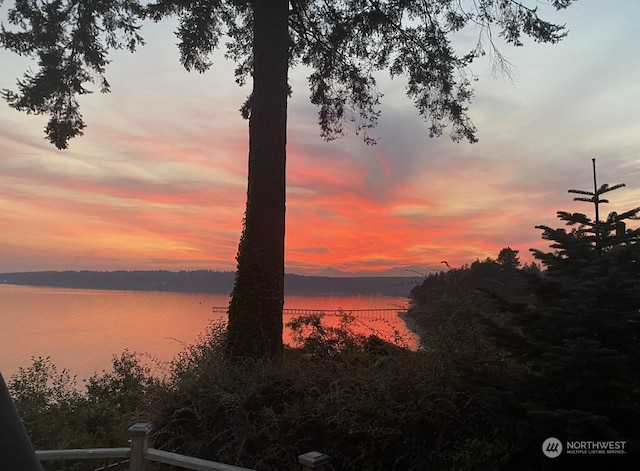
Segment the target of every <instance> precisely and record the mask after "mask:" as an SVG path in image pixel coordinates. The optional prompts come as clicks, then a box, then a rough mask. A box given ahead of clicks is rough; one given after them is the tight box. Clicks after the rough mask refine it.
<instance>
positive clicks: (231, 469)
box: [36, 423, 329, 471]
mask: <svg viewBox="0 0 640 471" xmlns="http://www.w3.org/2000/svg"><path fill="white" fill-rule="evenodd" d="M128 432H129V436H130V446H129V447H123V448H87V449H79V450H36V457H37V459H38V460H39V461H40V462H41V463H42V462H47V461H89V462H91V463H93V464H92V465H91V466H92V467H91V469H92V470H94V471H107V470H110V471H111V470H118V471H125V470H128V471H145V470H146V469H147V465H148V464H149V463H153V462H155V463H162V464H166V465H170V466H174V467H176V468H180V469H191V470H196V471H255V470H250V469H248V468H241V467H239V466H233V465H229V464H224V463H218V462H216V461H208V460H203V459H200V458H194V457H192V456H185V455H180V454H178V453H171V452H168V451H162V450H157V449H155V448H150V447H149V433H150V432H151V424H148V423H137V424H134V425H132V426H131V427H129V430H128ZM298 460H299V462H300V465H301V466H302V468H301V469H302V471H325V467H326V466H327V465H328V463H329V457H328V456H327V455H325V454H322V453H319V452H317V451H312V452H310V453H306V454H304V455H300V456H298Z"/></svg>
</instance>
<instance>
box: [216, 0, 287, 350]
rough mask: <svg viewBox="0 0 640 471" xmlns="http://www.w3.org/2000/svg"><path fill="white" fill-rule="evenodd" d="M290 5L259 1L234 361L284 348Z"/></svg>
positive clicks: (232, 321)
mask: <svg viewBox="0 0 640 471" xmlns="http://www.w3.org/2000/svg"><path fill="white" fill-rule="evenodd" d="M287 18H288V2H287V1H286V0H274V1H269V2H255V3H254V28H253V31H254V40H253V61H254V63H253V67H254V73H253V92H252V95H251V98H250V103H249V106H250V118H249V182H248V189H247V207H246V212H245V219H244V228H243V232H242V237H241V239H240V244H239V247H238V255H237V261H238V269H237V273H236V280H235V285H234V288H233V292H232V294H231V302H230V304H229V326H228V352H229V355H230V356H231V357H232V358H242V357H246V358H261V357H270V358H273V357H277V356H279V355H280V354H281V353H282V349H283V345H282V308H283V305H284V228H285V217H284V216H285V163H286V138H287V135H286V129H287V96H288V82H287V69H288V48H289V33H288V26H287Z"/></svg>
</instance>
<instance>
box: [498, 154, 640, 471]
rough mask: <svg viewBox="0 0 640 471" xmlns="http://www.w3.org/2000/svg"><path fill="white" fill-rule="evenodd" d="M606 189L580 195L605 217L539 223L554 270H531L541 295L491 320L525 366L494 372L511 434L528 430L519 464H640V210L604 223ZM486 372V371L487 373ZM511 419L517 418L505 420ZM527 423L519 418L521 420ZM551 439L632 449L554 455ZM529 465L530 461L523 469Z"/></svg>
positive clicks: (517, 452)
mask: <svg viewBox="0 0 640 471" xmlns="http://www.w3.org/2000/svg"><path fill="white" fill-rule="evenodd" d="M622 186H624V185H623V184H620V185H615V186H613V187H610V186H608V185H606V184H605V185H602V186H600V187H598V186H597V184H596V182H595V161H594V191H593V192H586V191H578V190H570V192H571V193H579V194H586V195H589V198H585V197H580V198H577V199H578V200H581V201H589V202H593V203H594V204H595V207H596V208H597V211H596V214H597V216H596V217H595V219H591V218H590V217H589V216H587V215H586V214H583V213H569V212H564V211H559V212H558V218H559V219H560V220H561V221H564V222H565V223H566V224H567V225H568V226H569V227H570V230H567V229H565V228H557V229H554V228H551V227H548V226H537V228H539V229H541V230H542V231H543V233H542V238H543V239H545V240H548V241H550V242H551V245H550V246H551V248H553V249H554V250H553V252H543V251H541V250H535V249H532V252H533V254H534V256H535V258H536V259H538V260H539V261H540V262H542V264H543V265H544V267H545V268H546V270H545V271H544V272H542V273H541V274H536V273H529V274H528V278H529V282H530V285H531V289H532V293H533V298H532V301H531V303H530V304H529V305H528V306H526V307H524V306H522V307H521V308H520V309H518V308H517V306H514V305H513V304H512V305H508V304H507V303H503V304H502V308H503V309H506V310H507V311H510V313H509V314H510V315H509V322H508V324H507V325H506V326H504V325H503V326H498V325H496V324H490V326H491V327H490V330H491V332H492V335H493V337H494V341H495V342H496V343H497V344H498V345H499V346H500V347H502V348H504V349H505V350H506V351H508V352H509V353H510V354H511V357H512V358H513V359H514V360H515V361H516V362H517V363H518V364H520V365H521V367H522V368H523V371H524V373H523V375H522V376H519V377H517V378H515V379H513V378H511V379H507V378H492V385H493V386H494V388H495V389H493V392H492V394H490V397H492V398H493V399H497V400H498V402H497V403H496V402H494V403H493V405H494V406H495V407H497V408H498V410H500V411H501V412H502V413H503V414H502V415H500V414H498V416H500V417H502V419H504V420H505V421H504V422H503V423H502V424H503V426H505V427H506V428H505V429H503V432H504V431H505V430H509V432H508V433H509V434H513V436H519V439H520V441H519V442H518V443H516V444H514V453H513V454H512V456H511V461H512V465H513V462H514V461H515V462H517V463H518V466H519V469H526V465H525V463H530V465H529V466H532V468H531V469H541V467H542V466H547V467H553V468H554V469H555V466H558V469H603V468H602V466H607V463H608V464H609V466H611V467H613V468H616V469H632V468H631V467H630V466H631V463H632V462H633V460H634V459H637V456H635V458H634V455H635V454H636V453H638V451H639V445H640V442H639V440H640V428H639V427H638V424H639V423H640V344H639V341H640V313H639V310H640V229H637V228H636V229H627V228H626V227H625V224H626V222H627V221H628V220H631V219H634V218H636V216H637V215H638V213H639V212H640V207H638V208H634V209H631V210H629V211H626V212H624V213H622V214H616V213H611V214H609V216H608V217H607V218H606V219H604V220H601V219H600V218H599V209H600V208H599V205H600V204H602V203H605V202H607V201H606V200H603V199H602V198H601V195H602V194H603V193H606V192H608V191H611V190H614V189H618V188H621V187H622ZM485 379H486V378H485ZM505 424H507V425H505ZM516 424H517V425H516ZM548 437H556V438H558V439H560V440H561V441H562V442H564V441H565V440H568V441H574V440H591V441H597V440H617V441H625V442H626V450H625V451H626V454H625V455H624V456H617V457H614V456H600V457H598V456H593V455H587V456H581V457H580V456H578V457H577V456H570V455H566V453H565V454H564V455H563V456H561V457H560V458H559V459H555V460H553V461H549V459H548V458H545V457H544V455H543V454H542V453H541V444H542V442H543V441H544V439H546V438H548ZM523 466H524V467H523Z"/></svg>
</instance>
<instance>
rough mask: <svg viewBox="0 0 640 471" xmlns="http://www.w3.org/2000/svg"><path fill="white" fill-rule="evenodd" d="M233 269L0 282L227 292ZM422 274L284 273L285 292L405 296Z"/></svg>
mask: <svg viewBox="0 0 640 471" xmlns="http://www.w3.org/2000/svg"><path fill="white" fill-rule="evenodd" d="M234 275H235V273H234V272H219V271H211V270H197V271H179V272H172V271H166V270H157V271H38V272H22V273H2V274H0V283H3V284H11V285H25V286H51V287H57V288H81V289H104V290H131V291H173V292H182V293H215V294H229V293H230V292H231V290H232V289H233V281H234ZM422 279H423V278H422V277H419V276H415V277H353V278H348V277H335V278H334V277H328V276H302V275H293V274H287V275H285V291H286V293H287V294H367V295H376V294H379V295H385V296H408V295H409V292H410V290H411V288H413V287H414V286H416V284H418V283H420V282H421V281H422Z"/></svg>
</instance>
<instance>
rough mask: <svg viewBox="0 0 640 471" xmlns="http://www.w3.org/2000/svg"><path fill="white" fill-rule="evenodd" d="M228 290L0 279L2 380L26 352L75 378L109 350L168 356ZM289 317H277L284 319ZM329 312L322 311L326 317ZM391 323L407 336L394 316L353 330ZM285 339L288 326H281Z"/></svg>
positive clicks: (303, 304)
mask: <svg viewBox="0 0 640 471" xmlns="http://www.w3.org/2000/svg"><path fill="white" fill-rule="evenodd" d="M228 303H229V298H228V296H225V295H216V294H185V293H168V292H140V291H100V290H79V289H61V288H43V287H26V286H11V285H0V372H2V374H3V376H4V377H5V379H8V378H9V377H10V376H11V375H13V374H15V373H16V372H17V371H18V368H19V367H20V366H23V367H25V366H29V365H30V364H31V358H32V357H38V356H42V357H47V356H49V357H51V360H52V361H53V363H55V364H56V365H57V366H58V369H59V370H61V369H62V368H66V369H68V370H69V371H70V372H71V373H72V374H75V375H77V376H78V378H88V377H89V376H91V374H93V373H94V372H99V371H102V370H103V369H109V368H110V366H111V357H112V355H113V354H117V353H120V352H122V351H123V350H124V349H129V350H132V351H137V352H143V353H148V354H150V355H152V356H154V357H156V358H157V359H159V360H160V361H168V360H170V359H171V358H173V357H174V356H175V355H176V354H177V353H178V352H179V351H180V350H182V348H183V344H189V343H192V342H194V341H195V340H196V339H197V337H198V334H200V333H202V332H203V331H204V330H205V328H206V326H207V325H208V323H209V322H210V321H211V320H223V319H224V318H225V317H226V314H218V313H212V309H211V308H212V307H213V306H227V305H228ZM406 304H407V299H406V298H393V297H384V296H337V295H336V296H287V298H286V299H285V308H299V309H339V308H342V309H344V310H350V309H374V308H375V309H387V308H396V307H398V306H404V305H406ZM292 317H293V316H289V315H287V316H285V319H284V321H285V323H286V322H288V321H289V320H290V319H291V318H292ZM332 319H333V320H335V319H336V318H331V317H328V320H329V322H330V321H331V320H332ZM369 329H376V330H378V331H380V332H381V333H383V334H387V335H391V334H392V333H393V331H394V330H398V331H400V332H401V333H403V334H404V335H406V336H407V339H408V340H409V342H415V337H413V336H412V334H411V333H410V332H409V331H408V330H407V329H406V327H405V325H404V323H403V321H402V320H401V319H399V318H398V317H393V316H392V317H391V318H388V319H387V320H384V321H371V320H366V319H360V320H358V330H359V331H361V332H367V331H369ZM285 341H286V342H289V341H290V333H289V332H286V331H285Z"/></svg>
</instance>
